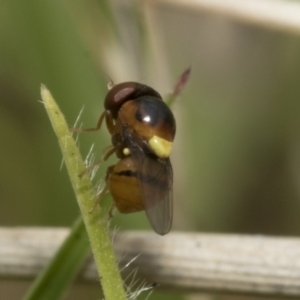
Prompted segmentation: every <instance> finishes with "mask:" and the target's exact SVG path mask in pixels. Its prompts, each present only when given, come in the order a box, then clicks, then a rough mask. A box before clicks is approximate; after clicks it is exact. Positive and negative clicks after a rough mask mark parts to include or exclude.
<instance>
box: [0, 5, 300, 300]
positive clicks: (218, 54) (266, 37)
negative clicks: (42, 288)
mask: <svg viewBox="0 0 300 300" xmlns="http://www.w3.org/2000/svg"><path fill="white" fill-rule="evenodd" d="M142 13H145V14H142ZM0 28H1V30H0V114H1V118H0V139H1V141H2V144H1V156H0V164H1V170H2V171H1V172H0V176H1V178H0V179H1V185H0V197H1V209H0V221H1V226H70V225H71V224H72V222H73V221H74V220H75V219H76V217H77V216H78V214H79V209H78V207H77V204H76V201H75V198H74V195H73V191H72V188H71V185H70V183H69V181H68V177H67V174H66V170H65V168H64V167H63V168H62V170H61V171H60V165H61V161H62V157H61V153H60V150H59V147H58V144H57V141H56V139H55V137H54V133H53V132H52V129H51V126H50V123H49V120H48V118H47V116H46V113H45V111H44V108H43V106H42V104H41V103H39V102H38V100H39V99H40V95H39V91H40V84H41V83H44V84H46V85H47V86H48V88H49V89H50V90H51V92H52V94H53V95H54V97H55V99H56V100H57V101H58V103H59V105H60V108H61V110H62V111H63V112H64V114H65V115H66V118H67V120H68V121H69V123H70V125H72V124H73V123H74V122H75V120H76V118H77V115H78V113H79V111H80V109H81V108H82V107H83V106H85V109H84V112H83V115H82V118H81V121H82V122H83V126H84V127H91V126H94V125H95V124H96V122H97V120H98V117H99V115H100V113H101V112H102V109H103V104H102V101H103V98H104V95H105V93H106V83H107V82H108V78H107V76H109V77H111V78H112V79H113V80H114V81H115V82H121V81H129V80H136V81H141V82H144V83H147V84H149V85H151V86H153V87H154V88H156V89H157V90H159V91H160V92H161V93H162V94H167V93H168V92H170V91H171V88H172V82H175V80H176V78H177V77H178V76H179V74H180V73H181V72H182V71H183V70H184V69H185V68H186V67H188V66H191V67H192V75H191V79H190V81H189V83H188V85H187V87H186V90H185V91H184V93H183V95H182V97H181V99H180V101H178V102H177V103H175V104H174V106H173V108H174V113H175V116H176V117H177V125H178V134H177V137H176V142H175V146H174V152H173V157H172V162H173V168H174V175H175V199H174V202H175V204H174V205H175V211H174V214H175V216H174V226H173V230H183V231H184V230H192V231H209V232H235V233H253V234H272V235H282V236H290V235H294V236H295V235H296V236H297V235H299V233H300V218H299V208H300V135H299V128H300V101H299V99H300V85H299V82H298V81H299V78H300V39H299V36H297V35H292V34H291V35H289V34H283V33H278V32H273V31H267V30H263V29H261V28H259V27H257V28H256V27H251V26H245V25H242V24H240V23H235V22H230V21H229V20H226V19H223V18H221V17H214V16H212V15H209V14H199V13H197V14H196V13H195V14H188V13H186V12H182V11H179V10H175V9H174V10H170V9H167V8H163V7H161V8H160V9H158V10H157V11H155V14H154V13H153V11H151V10H147V8H146V10H145V11H143V7H141V6H136V3H135V2H134V1H131V2H129V1H128V2H127V1H123V2H122V1H111V2H110V3H109V4H108V2H106V1H96V0H88V1H81V2H79V1H67V0H66V1H58V2H55V1H54V2H53V1H52V2H51V1H42V2H41V1H36V0H35V1H31V2H21V1H2V2H1V9H0ZM93 143H95V154H96V156H97V157H98V158H100V156H101V149H102V148H103V147H105V146H107V145H108V144H109V136H108V134H107V132H106V130H105V129H103V130H101V131H100V132H99V133H90V134H82V135H80V137H79V144H80V148H81V150H82V153H83V156H85V155H86V154H87V153H88V151H89V148H90V146H91V145H92V144H93ZM19 147H20V148H19ZM113 161H114V160H113V159H112V160H110V161H109V162H108V164H106V166H107V165H109V164H112V163H113ZM103 174H105V167H103V168H100V170H99V175H98V178H102V177H103ZM113 223H114V224H113V226H117V227H118V228H121V229H122V230H123V229H139V228H143V229H144V228H150V226H149V224H148V222H147V220H146V218H145V216H144V214H143V213H139V214H133V215H130V216H121V215H117V216H116V218H115V219H114V222H113ZM0 288H1V290H2V291H3V292H5V291H6V292H7V293H11V294H10V297H8V296H7V297H5V298H7V299H8V298H9V299H19V298H20V295H22V293H23V292H24V289H25V288H27V287H25V285H24V284H23V283H22V284H17V283H13V282H8V281H5V282H4V281H3V282H0ZM74 289H76V291H77V290H78V289H79V288H78V287H76V288H74ZM83 290H84V292H83V294H84V298H85V299H92V297H94V298H95V297H96V296H95V295H97V294H96V293H95V291H98V290H99V287H95V286H93V287H89V288H86V287H84V289H83ZM155 293H156V291H155ZM80 295H81V296H80ZM93 295H94V296H93ZM156 295H158V293H157V294H155V296H153V295H152V296H151V297H152V299H159V298H158V296H156ZM71 296H72V297H71ZM75 297H78V298H77V299H81V298H82V294H81V292H74V291H72V292H71V294H70V295H69V298H66V299H76V298H75ZM151 297H150V299H151ZM167 297H170V299H175V296H174V295H172V294H170V296H167V295H166V294H165V295H163V296H162V299H168V298H167ZM176 299H182V298H181V297H180V298H176ZM193 299H194V298H193ZM214 299H222V296H221V295H220V296H216V297H215V298H214ZM237 299H238V298H237Z"/></svg>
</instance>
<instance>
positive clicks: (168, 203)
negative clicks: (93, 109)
mask: <svg viewBox="0 0 300 300" xmlns="http://www.w3.org/2000/svg"><path fill="white" fill-rule="evenodd" d="M123 138H124V141H125V144H126V145H127V146H128V148H129V149H130V153H131V156H132V159H133V161H134V163H135V165H136V169H137V178H138V180H139V185H140V189H141V194H142V197H143V202H144V205H145V210H146V213H147V217H148V219H149V222H150V224H151V226H152V228H153V229H154V231H155V232H157V233H158V234H160V235H164V234H166V233H168V232H169V231H170V228H171V225H172V216H173V171H172V165H171V163H170V159H169V158H167V159H160V158H158V157H156V156H154V155H153V154H151V153H149V151H147V150H146V149H145V148H144V147H143V145H142V141H141V138H140V137H139V136H137V135H135V134H134V133H132V132H130V131H129V130H128V129H127V128H126V127H124V128H123Z"/></svg>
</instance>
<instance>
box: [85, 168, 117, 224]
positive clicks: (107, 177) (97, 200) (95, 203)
mask: <svg viewBox="0 0 300 300" xmlns="http://www.w3.org/2000/svg"><path fill="white" fill-rule="evenodd" d="M114 167H115V166H110V167H108V169H107V172H106V176H105V182H106V184H105V187H104V188H103V190H102V191H101V192H100V194H99V196H98V197H97V199H96V201H95V202H94V204H93V206H92V208H91V209H90V210H89V213H90V214H91V213H92V212H93V211H94V210H95V209H96V207H97V206H98V205H99V203H100V202H101V200H102V199H103V197H104V195H105V194H106V193H107V192H109V187H108V180H109V176H110V174H111V173H112V172H113V169H114ZM113 207H114V205H113V206H112V207H111V208H110V210H109V219H111V218H112V209H113Z"/></svg>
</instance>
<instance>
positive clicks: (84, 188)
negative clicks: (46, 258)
mask: <svg viewBox="0 0 300 300" xmlns="http://www.w3.org/2000/svg"><path fill="white" fill-rule="evenodd" d="M41 95H42V99H43V103H44V105H45V108H46V110H47V113H48V115H49V118H50V121H51V123H52V126H53V129H54V132H55V134H56V136H57V138H58V142H59V145H60V148H61V151H62V154H63V158H64V162H65V165H66V167H67V170H68V173H69V177H70V180H71V183H72V186H73V189H74V192H75V195H76V198H77V202H78V205H79V207H80V211H81V214H82V217H83V220H84V223H85V226H86V230H87V233H88V236H89V240H90V243H91V248H92V252H93V254H94V258H95V263H96V266H97V269H98V273H99V277H100V281H101V284H102V288H103V292H104V296H105V299H106V300H125V299H126V294H125V290H124V286H123V282H122V278H121V275H120V272H119V268H118V265H117V262H116V259H115V255H114V251H113V247H112V243H111V239H110V235H109V231H108V224H107V220H106V219H105V218H103V217H101V215H100V212H101V209H100V207H97V208H96V209H94V210H93V213H89V210H90V209H91V207H92V206H93V203H94V202H95V201H96V193H95V190H94V188H93V185H92V182H91V180H90V178H89V176H88V175H86V174H85V175H84V176H82V177H81V178H80V177H79V176H78V174H79V173H80V172H81V171H82V170H84V168H85V166H84V163H83V160H82V158H81V155H80V153H79V150H78V148H77V146H76V143H75V141H74V139H73V137H72V135H71V134H70V130H69V127H68V125H67V123H66V121H65V118H64V116H63V114H62V113H61V111H60V109H59V107H58V105H57V104H56V102H55V100H54V99H53V97H52V96H51V93H50V92H49V91H48V89H47V88H46V87H45V86H44V85H42V86H41Z"/></svg>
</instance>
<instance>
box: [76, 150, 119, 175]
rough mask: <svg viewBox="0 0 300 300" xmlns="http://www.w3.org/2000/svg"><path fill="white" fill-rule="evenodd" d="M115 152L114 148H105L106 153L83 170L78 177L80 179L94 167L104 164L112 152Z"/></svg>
mask: <svg viewBox="0 0 300 300" xmlns="http://www.w3.org/2000/svg"><path fill="white" fill-rule="evenodd" d="M115 151H116V148H115V147H114V146H112V145H111V146H109V147H107V152H106V153H105V154H104V155H103V156H102V158H101V159H100V160H98V161H96V162H95V163H93V164H92V165H90V166H88V167H87V168H85V169H84V170H83V171H81V172H80V173H79V174H78V176H79V177H80V178H81V177H82V176H83V175H84V174H86V173H89V172H90V171H92V170H93V169H94V168H95V167H97V166H99V165H101V164H102V163H103V162H105V161H106V160H107V159H108V158H109V157H110V156H111V155H112V154H113V153H114V152H115Z"/></svg>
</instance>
